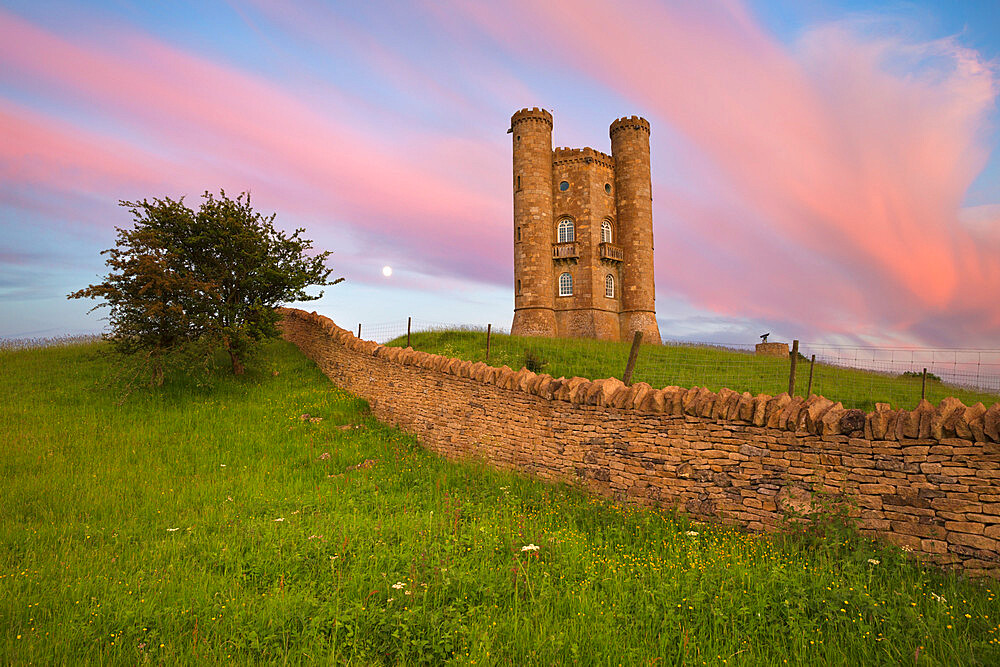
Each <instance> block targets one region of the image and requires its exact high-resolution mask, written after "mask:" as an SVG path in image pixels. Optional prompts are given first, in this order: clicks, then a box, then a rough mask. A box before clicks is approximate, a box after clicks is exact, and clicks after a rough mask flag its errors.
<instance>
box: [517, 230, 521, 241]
mask: <svg viewBox="0 0 1000 667" xmlns="http://www.w3.org/2000/svg"><path fill="white" fill-rule="evenodd" d="M517 240H518V241H520V240H521V228H520V227H518V228H517Z"/></svg>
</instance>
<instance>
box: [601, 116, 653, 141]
mask: <svg viewBox="0 0 1000 667" xmlns="http://www.w3.org/2000/svg"><path fill="white" fill-rule="evenodd" d="M619 130H640V131H643V132H645V133H646V134H649V121H648V120H646V119H645V118H643V117H642V116H622V117H621V118H619V119H618V120H616V121H615V122H613V123H611V130H610V135H611V136H614V135H615V132H618V131H619Z"/></svg>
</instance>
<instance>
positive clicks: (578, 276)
mask: <svg viewBox="0 0 1000 667" xmlns="http://www.w3.org/2000/svg"><path fill="white" fill-rule="evenodd" d="M509 132H510V133H511V135H512V140H513V144H514V183H513V186H514V322H513V324H512V325H511V334H513V335H515V336H564V337H585V338H603V339H607V340H630V339H631V337H632V334H633V333H634V332H635V331H642V332H643V342H645V343H659V342H660V332H659V327H658V326H657V324H656V311H655V308H654V304H653V300H654V288H653V208H652V196H651V192H652V186H651V182H650V172H649V123H648V122H647V121H646V120H645V119H644V118H639V117H637V116H632V117H631V118H620V119H618V120H616V121H615V122H614V123H612V124H611V152H612V155H607V154H605V153H601V152H600V151H596V150H594V149H593V148H556V149H555V150H552V114H550V113H549V112H548V111H545V110H544V109H537V108H535V109H522V110H521V111H518V112H517V113H515V114H514V115H513V117H511V124H510V130H509Z"/></svg>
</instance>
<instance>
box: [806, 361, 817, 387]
mask: <svg viewBox="0 0 1000 667" xmlns="http://www.w3.org/2000/svg"><path fill="white" fill-rule="evenodd" d="M814 365H816V355H815V354H814V355H812V358H811V359H809V390H808V391H806V398H809V397H810V396H812V393H813V366H814Z"/></svg>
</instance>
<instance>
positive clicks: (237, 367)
mask: <svg viewBox="0 0 1000 667" xmlns="http://www.w3.org/2000/svg"><path fill="white" fill-rule="evenodd" d="M229 359H230V361H232V362H233V375H243V371H244V368H243V362H242V361H240V358H239V357H238V356H237V355H236V352H235V351H234V350H233V348H229Z"/></svg>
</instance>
